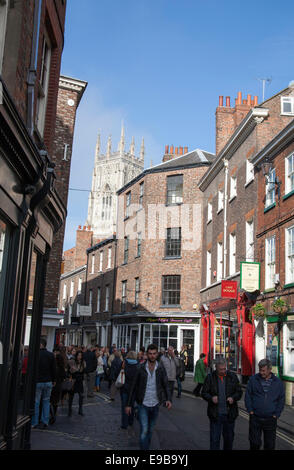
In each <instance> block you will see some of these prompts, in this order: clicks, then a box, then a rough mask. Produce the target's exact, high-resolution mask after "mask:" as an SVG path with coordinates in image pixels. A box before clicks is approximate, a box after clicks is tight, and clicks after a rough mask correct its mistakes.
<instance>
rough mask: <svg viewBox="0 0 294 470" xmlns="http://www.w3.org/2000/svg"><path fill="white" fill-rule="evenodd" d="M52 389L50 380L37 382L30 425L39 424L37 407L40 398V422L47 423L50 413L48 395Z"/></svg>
mask: <svg viewBox="0 0 294 470" xmlns="http://www.w3.org/2000/svg"><path fill="white" fill-rule="evenodd" d="M51 390H52V382H38V383H37V386H36V397H35V414H34V416H33V417H32V426H36V425H37V424H39V409H40V401H41V398H42V416H41V420H42V423H44V424H47V426H48V423H49V414H50V396H51Z"/></svg>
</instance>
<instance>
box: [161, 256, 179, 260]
mask: <svg viewBox="0 0 294 470" xmlns="http://www.w3.org/2000/svg"><path fill="white" fill-rule="evenodd" d="M162 259H167V260H168V259H182V257H181V256H164V257H163V258H162Z"/></svg>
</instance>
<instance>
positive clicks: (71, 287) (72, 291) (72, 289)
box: [69, 279, 75, 297]
mask: <svg viewBox="0 0 294 470" xmlns="http://www.w3.org/2000/svg"><path fill="white" fill-rule="evenodd" d="M74 287H75V281H74V280H73V279H72V280H71V281H70V294H69V296H70V297H73V295H74Z"/></svg>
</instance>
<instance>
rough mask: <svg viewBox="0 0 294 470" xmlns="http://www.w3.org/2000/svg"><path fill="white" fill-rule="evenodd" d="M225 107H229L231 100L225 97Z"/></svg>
mask: <svg viewBox="0 0 294 470" xmlns="http://www.w3.org/2000/svg"><path fill="white" fill-rule="evenodd" d="M226 107H227V108H230V107H231V98H230V97H229V96H226Z"/></svg>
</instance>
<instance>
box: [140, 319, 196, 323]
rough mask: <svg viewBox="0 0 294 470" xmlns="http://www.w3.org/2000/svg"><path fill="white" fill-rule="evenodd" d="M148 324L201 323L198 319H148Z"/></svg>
mask: <svg viewBox="0 0 294 470" xmlns="http://www.w3.org/2000/svg"><path fill="white" fill-rule="evenodd" d="M146 322H147V323H199V319H198V318H146Z"/></svg>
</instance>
